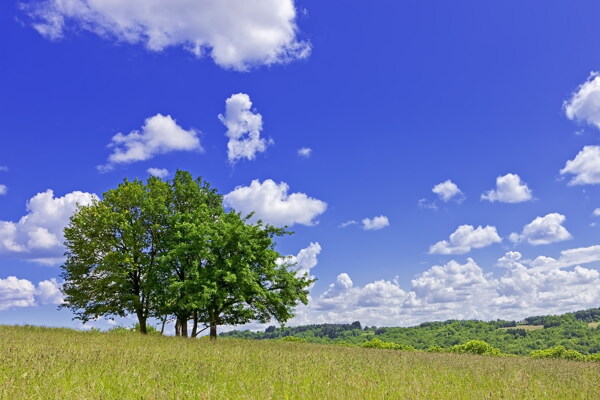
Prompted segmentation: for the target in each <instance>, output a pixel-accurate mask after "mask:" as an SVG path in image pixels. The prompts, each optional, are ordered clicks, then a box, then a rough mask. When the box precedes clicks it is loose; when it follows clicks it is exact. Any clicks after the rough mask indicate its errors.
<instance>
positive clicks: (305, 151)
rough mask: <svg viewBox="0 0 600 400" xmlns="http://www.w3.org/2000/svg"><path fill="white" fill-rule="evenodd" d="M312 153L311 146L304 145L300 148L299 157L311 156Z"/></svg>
mask: <svg viewBox="0 0 600 400" xmlns="http://www.w3.org/2000/svg"><path fill="white" fill-rule="evenodd" d="M311 154H312V149H311V148H309V147H302V148H300V149H298V157H301V158H309V157H310V155H311Z"/></svg>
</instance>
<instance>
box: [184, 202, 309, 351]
mask: <svg viewBox="0 0 600 400" xmlns="http://www.w3.org/2000/svg"><path fill="white" fill-rule="evenodd" d="M250 217H251V216H247V217H242V216H241V215H240V214H238V213H236V212H235V211H230V212H227V213H225V212H224V213H222V214H221V215H220V216H219V217H218V218H217V219H216V220H215V224H214V227H215V228H214V229H213V230H212V231H211V232H210V234H209V238H210V239H209V242H208V248H207V253H206V254H207V259H206V260H203V263H202V264H203V266H202V268H201V269H200V270H199V274H198V275H199V278H200V279H199V282H200V285H199V287H198V289H200V290H201V295H200V298H201V300H200V307H199V308H198V310H197V315H196V317H197V320H198V321H200V322H202V323H204V325H205V326H206V327H208V328H210V337H211V339H213V340H214V339H216V337H217V326H218V325H237V324H243V323H247V322H250V321H255V320H258V321H260V322H263V323H265V322H268V321H270V320H271V319H272V318H274V319H275V320H277V321H278V322H280V323H283V322H285V321H287V320H288V319H289V318H291V317H292V316H293V315H294V314H293V308H294V307H295V306H296V305H297V303H298V302H302V303H304V304H306V303H307V301H308V300H307V295H308V290H307V288H308V287H309V286H310V285H311V283H313V282H314V280H313V279H311V278H309V277H308V275H307V274H305V275H303V276H298V275H297V272H296V271H295V270H294V269H293V265H290V264H289V263H285V262H282V261H281V260H282V257H281V254H279V253H278V252H277V251H276V250H275V249H274V246H275V242H274V237H277V236H282V235H286V234H289V233H290V232H288V231H286V230H285V229H283V228H277V227H274V226H271V225H263V224H262V223H261V222H260V221H259V222H257V223H255V224H251V223H250V222H249V218H250Z"/></svg>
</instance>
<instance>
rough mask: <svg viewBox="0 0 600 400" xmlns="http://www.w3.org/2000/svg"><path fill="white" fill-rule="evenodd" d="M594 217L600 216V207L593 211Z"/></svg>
mask: <svg viewBox="0 0 600 400" xmlns="http://www.w3.org/2000/svg"><path fill="white" fill-rule="evenodd" d="M593 214H594V216H595V217H600V208H596V209H595V210H594V212H593Z"/></svg>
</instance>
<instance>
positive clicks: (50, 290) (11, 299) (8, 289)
mask: <svg viewBox="0 0 600 400" xmlns="http://www.w3.org/2000/svg"><path fill="white" fill-rule="evenodd" d="M62 301H63V297H62V292H61V291H60V284H58V283H57V282H56V280H55V279H51V280H46V281H42V282H39V283H38V284H37V285H34V284H33V283H32V282H31V281H29V280H27V279H18V278H16V277H14V276H9V277H8V278H6V279H0V311H3V310H8V309H10V308H17V307H34V306H37V305H46V304H60V303H62Z"/></svg>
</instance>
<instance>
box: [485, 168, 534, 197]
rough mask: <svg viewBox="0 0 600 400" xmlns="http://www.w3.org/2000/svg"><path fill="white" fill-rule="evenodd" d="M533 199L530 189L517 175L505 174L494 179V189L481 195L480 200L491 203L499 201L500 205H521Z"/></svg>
mask: <svg viewBox="0 0 600 400" xmlns="http://www.w3.org/2000/svg"><path fill="white" fill-rule="evenodd" d="M532 198H533V196H532V194H531V189H529V188H528V187H527V184H526V183H525V182H522V181H521V178H520V177H519V175H517V174H506V175H504V176H499V177H498V178H496V189H495V190H489V191H487V192H485V193H483V194H482V195H481V200H488V201H491V202H492V203H493V202H495V201H499V202H501V203H521V202H523V201H527V200H531V199H532Z"/></svg>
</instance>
